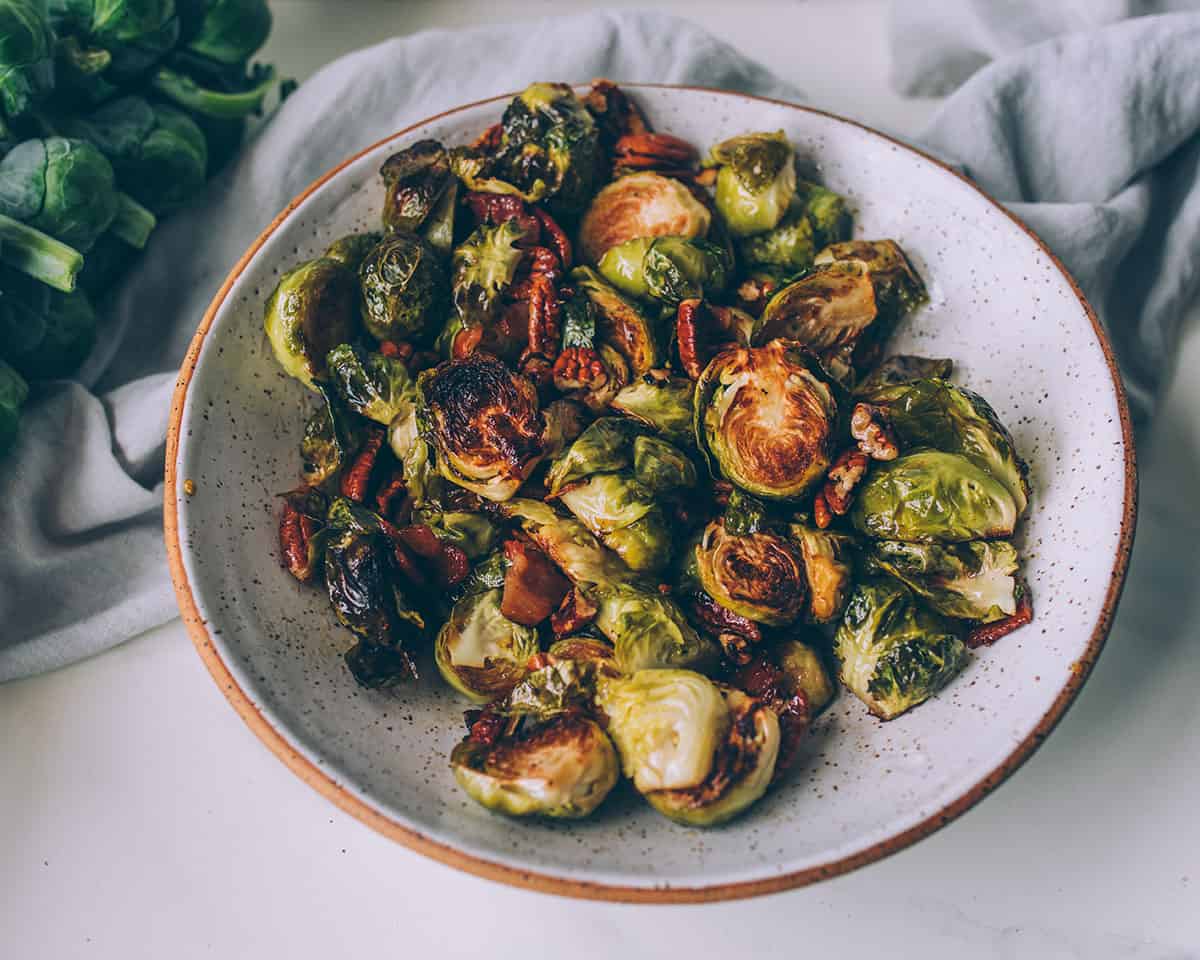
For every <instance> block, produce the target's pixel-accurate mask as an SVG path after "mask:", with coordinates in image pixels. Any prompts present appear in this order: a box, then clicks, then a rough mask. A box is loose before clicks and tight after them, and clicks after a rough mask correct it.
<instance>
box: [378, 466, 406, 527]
mask: <svg viewBox="0 0 1200 960" xmlns="http://www.w3.org/2000/svg"><path fill="white" fill-rule="evenodd" d="M405 489H406V488H405V485H404V475H403V473H402V471H400V470H393V471H392V476H391V478H390V479H389V480H388V481H387V483H385V484H384V485H383V486H381V487H380V488H379V490H378V492H377V493H376V494H375V512H376V513H378V514H379V515H380V516H382V517H387V516H390V514H391V509H392V502H393V501H394V500H395V499H396V498H397V497H402V496H403V495H404V492H405Z"/></svg>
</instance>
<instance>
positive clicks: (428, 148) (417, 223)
mask: <svg viewBox="0 0 1200 960" xmlns="http://www.w3.org/2000/svg"><path fill="white" fill-rule="evenodd" d="M379 173H380V175H381V176H382V177H383V182H384V184H385V185H386V186H387V199H385V200H384V203H383V226H384V229H385V230H392V231H399V232H402V233H416V232H418V231H422V232H423V233H424V236H425V239H427V240H428V241H429V242H430V244H431V245H432V246H433V247H434V249H436V250H439V251H440V252H442V253H447V252H449V249H450V246H451V244H452V242H453V234H454V222H453V219H454V203H455V200H456V199H457V193H458V189H457V187H458V181H457V180H455V179H454V174H453V172H452V171H451V170H450V157H449V154H447V153H446V150H445V148H444V147H443V146H442V145H441V144H440V143H438V142H437V141H436V140H421V141H418V142H417V143H414V144H413V145H412V146H411V147H408V148H406V149H404V150H401V151H399V152H398V153H393V154H392V155H391V156H390V157H388V158H387V160H385V161H384V164H383V167H382V168H381V169H380V171H379Z"/></svg>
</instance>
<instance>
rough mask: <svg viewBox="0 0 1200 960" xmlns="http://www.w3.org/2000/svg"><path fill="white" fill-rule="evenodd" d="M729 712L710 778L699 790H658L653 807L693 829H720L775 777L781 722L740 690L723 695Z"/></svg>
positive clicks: (652, 795) (652, 798)
mask: <svg viewBox="0 0 1200 960" xmlns="http://www.w3.org/2000/svg"><path fill="white" fill-rule="evenodd" d="M721 694H722V696H723V697H724V698H725V704H726V706H727V707H728V709H729V717H730V723H729V732H728V733H727V734H726V735H725V739H724V740H723V741H722V742H721V743H719V744H718V746H717V748H716V752H715V753H714V755H713V758H712V764H711V767H710V769H709V772H708V775H707V776H706V777H705V778H704V780H703V781H701V782H700V783H699V784H697V785H696V786H694V787H687V788H682V789H675V790H653V791H650V792H649V793H647V794H646V800H647V801H649V803H650V806H652V807H654V809H655V810H657V811H658V812H659V813H661V814H662V815H663V816H664V817H667V818H668V819H670V820H674V821H675V822H676V823H681V824H683V825H684V826H688V827H715V826H718V825H719V824H722V823H725V822H726V821H728V820H732V819H733V818H734V817H736V816H737V815H738V814H740V813H742V812H744V811H745V810H746V809H748V808H749V807H750V806H751V805H753V804H754V803H756V802H757V801H758V800H759V799H760V798H761V797H762V795H763V794H764V793H766V792H767V787H769V786H770V785H771V779H772V778H773V777H774V776H775V763H776V761H777V760H778V759H779V745H780V735H779V718H778V717H777V716H776V715H775V713H774V711H772V710H771V709H770V708H769V707H767V706H765V705H764V704H762V703H760V702H759V701H758V700H755V699H753V698H752V697H748V696H747V695H746V694H744V693H743V692H742V691H741V690H734V689H724V690H722V691H721Z"/></svg>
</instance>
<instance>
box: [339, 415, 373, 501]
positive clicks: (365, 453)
mask: <svg viewBox="0 0 1200 960" xmlns="http://www.w3.org/2000/svg"><path fill="white" fill-rule="evenodd" d="M382 447H383V431H382V430H379V429H373V430H371V432H370V433H369V434H367V439H366V440H365V441H364V443H363V445H362V447H361V449H360V450H359V451H358V455H357V456H356V457H355V458H354V462H353V463H352V464H350V467H349V469H347V470H346V472H345V473H343V474H342V496H343V497H346V498H347V499H349V500H353V501H354V502H355V503H362V502H363V501H364V500H365V499H366V498H367V489H368V487H369V486H370V484H371V471H372V470H374V469H375V461H376V460H378V459H379V451H380V449H381V448H382Z"/></svg>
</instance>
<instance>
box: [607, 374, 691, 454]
mask: <svg viewBox="0 0 1200 960" xmlns="http://www.w3.org/2000/svg"><path fill="white" fill-rule="evenodd" d="M694 392H695V384H693V383H692V381H691V380H688V379H686V378H684V377H669V376H666V375H665V374H663V375H662V376H656V375H655V374H654V373H648V374H646V375H645V376H643V377H641V378H639V379H638V380H637V381H635V382H634V383H631V384H630V385H629V386H627V387H625V388H624V389H622V390H621V391H620V392H619V393H618V394H617V395H616V396H615V397H614V398H613V401H612V404H611V406H612V409H614V410H615V411H617V412H618V413H623V414H625V416H627V417H629V418H630V419H632V420H635V421H637V422H638V423H641V424H643V425H645V426H647V427H649V428H650V429H652V430H654V431H655V432H657V433H658V434H660V435H661V436H662V437H663V439H664V440H668V441H670V442H671V443H674V444H679V445H682V446H688V447H690V446H692V445H693V444H695V442H696V432H695V429H694V428H693V426H692V395H693V393H694Z"/></svg>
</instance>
